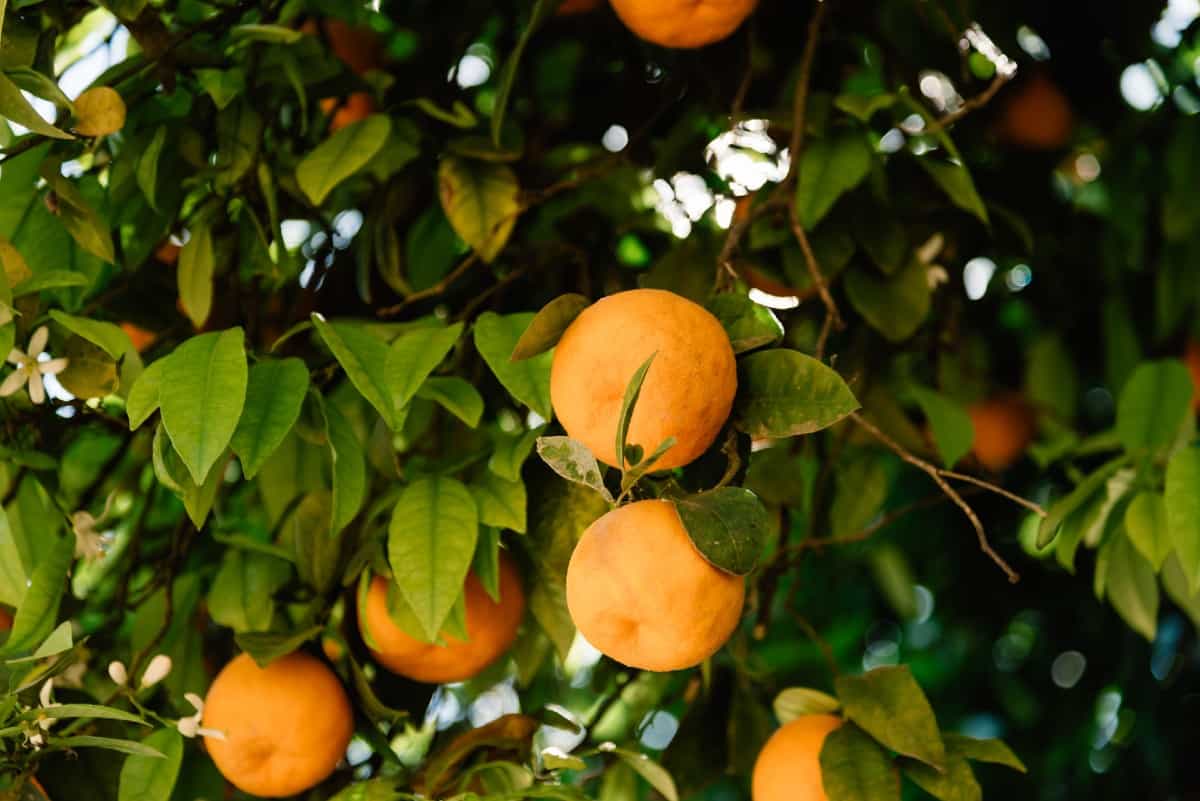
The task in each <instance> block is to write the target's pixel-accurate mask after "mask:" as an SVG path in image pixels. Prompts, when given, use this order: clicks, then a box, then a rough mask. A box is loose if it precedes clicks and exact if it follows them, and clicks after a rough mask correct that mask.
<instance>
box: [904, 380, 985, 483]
mask: <svg viewBox="0 0 1200 801" xmlns="http://www.w3.org/2000/svg"><path fill="white" fill-rule="evenodd" d="M909 392H910V394H911V395H912V398H913V400H915V401H916V402H917V405H918V406H920V407H921V412H922V413H923V414H924V415H925V420H926V421H927V422H928V423H929V427H930V428H932V429H933V439H934V442H936V443H937V447H938V453H939V454H940V455H941V457H942V464H944V465H945V466H946V467H953V466H954V465H956V464H958V460H959V459H961V458H963V457H964V456H966V455H967V451H969V450H971V443H972V441H974V439H975V428H974V426H973V425H972V424H971V417H970V416H969V415H968V414H967V410H966V409H965V408H963V406H962V404H960V403H957V402H955V401H954V400H952V399H950V398H949V397H947V396H945V395H943V394H941V393H940V392H934V391H933V390H931V389H926V388H925V387H921V386H912V387H910V388H909Z"/></svg>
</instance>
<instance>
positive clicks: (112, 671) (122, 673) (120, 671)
mask: <svg viewBox="0 0 1200 801" xmlns="http://www.w3.org/2000/svg"><path fill="white" fill-rule="evenodd" d="M108 677H109V678H110V679H112V680H113V683H114V684H116V685H117V686H118V687H124V686H125V682H127V681H129V673H127V672H126V670H125V665H124V664H123V663H121V662H116V661H113V662H109V663H108Z"/></svg>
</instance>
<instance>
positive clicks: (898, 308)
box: [843, 259, 932, 342]
mask: <svg viewBox="0 0 1200 801" xmlns="http://www.w3.org/2000/svg"><path fill="white" fill-rule="evenodd" d="M927 270H928V268H927V267H926V266H925V265H924V264H922V263H921V262H920V261H918V260H917V259H913V260H911V261H910V262H909V263H908V265H907V266H906V267H905V268H904V269H902V270H900V271H899V272H897V273H896V274H895V275H891V276H881V275H879V274H878V273H877V272H876V271H875V270H873V269H871V268H869V267H863V266H861V265H855V266H854V267H852V268H850V270H849V271H847V273H846V276H845V278H844V279H843V286H844V287H845V289H846V296H847V297H848V298H849V299H850V305H852V306H853V307H854V308H855V310H856V311H857V312H858V313H859V314H861V315H862V316H863V317H865V318H866V320H867V322H868V323H870V325H871V327H872V328H874V329H875V330H876V331H878V332H879V333H881V334H883V336H884V338H886V339H887V340H888V341H889V342H903V341H904V340H906V339H908V338H909V337H911V336H912V335H913V334H914V333H916V331H917V329H918V328H920V327H921V323H923V322H925V318H926V317H928V316H929V309H930V306H931V303H932V300H931V292H930V289H929V283H928V278H927V277H926V272H927Z"/></svg>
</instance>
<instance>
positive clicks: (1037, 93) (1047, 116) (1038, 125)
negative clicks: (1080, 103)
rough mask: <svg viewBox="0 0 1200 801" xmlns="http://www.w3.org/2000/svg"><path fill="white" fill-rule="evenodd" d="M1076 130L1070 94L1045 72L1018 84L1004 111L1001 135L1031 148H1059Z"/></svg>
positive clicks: (1009, 141) (1006, 139) (1015, 143)
mask: <svg viewBox="0 0 1200 801" xmlns="http://www.w3.org/2000/svg"><path fill="white" fill-rule="evenodd" d="M1074 129H1075V114H1074V112H1072V111H1071V105H1070V103H1069V102H1068V101H1067V98H1066V95H1064V94H1063V93H1062V90H1060V89H1059V88H1058V86H1056V85H1055V84H1054V82H1053V81H1051V80H1050V79H1049V78H1047V77H1046V76H1045V75H1041V74H1035V75H1034V76H1033V77H1031V78H1030V79H1029V80H1027V81H1026V82H1025V83H1023V84H1021V85H1020V86H1018V87H1017V88H1016V89H1015V90H1014V91H1013V93H1012V94H1011V95H1010V96H1009V98H1008V100H1007V102H1005V104H1004V106H1003V108H1002V110H1001V113H1000V121H999V133H1000V136H1001V138H1003V139H1004V140H1005V141H1007V142H1008V143H1010V144H1013V145H1016V146H1017V147H1023V148H1027V149H1029V150H1058V149H1059V148H1061V147H1064V146H1066V144H1067V143H1068V142H1069V141H1070V139H1071V133H1072V132H1073V131H1074Z"/></svg>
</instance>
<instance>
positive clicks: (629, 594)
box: [567, 500, 745, 671]
mask: <svg viewBox="0 0 1200 801" xmlns="http://www.w3.org/2000/svg"><path fill="white" fill-rule="evenodd" d="M744 599H745V583H744V582H743V580H742V578H741V577H740V576H735V575H733V574H731V573H726V572H724V571H721V570H718V569H717V568H715V567H713V566H712V565H711V564H709V563H708V562H707V561H706V560H705V559H704V557H703V556H701V555H700V552H699V551H698V550H696V547H695V546H694V545H693V544H692V541H691V539H690V538H689V537H688V535H687V531H685V530H684V528H683V522H682V521H681V520H680V519H679V513H678V512H676V511H675V505H674V504H672V503H671V502H669V501H657V500H654V501H637V502H636V503H631V504H628V505H626V506H621V507H619V508H617V509H614V510H613V511H611V512H609V513H607V514H605V515H604V516H603V517H601V518H600V519H599V520H597V521H596V522H594V523H592V525H591V526H589V527H588V529H587V531H585V532H583V536H582V537H581V538H580V540H579V544H578V545H576V546H575V552H574V553H573V554H571V563H570V565H569V566H568V567H567V607H568V609H569V610H570V612H571V619H572V620H574V621H575V626H576V627H577V628H578V629H579V632H580V633H581V634H582V635H583V636H584V637H585V638H586V639H587V641H588V642H589V643H591V644H592V645H593V646H595V647H596V648H598V649H600V651H601V652H603V653H604V654H606V655H608V656H610V657H612V658H613V659H615V660H617V661H618V662H620V663H622V664H624V665H629V666H630V667H635V668H642V669H643V670H656V671H666V670H683V669H684V668H689V667H692V666H694V665H698V664H700V663H701V662H703V661H704V660H705V659H707V658H708V657H710V656H712V655H713V654H714V653H716V652H717V650H718V649H719V648H720V647H721V646H722V645H724V644H725V641H726V640H728V639H729V635H731V634H732V633H733V630H734V629H735V628H737V624H738V620H739V619H740V618H741V616H742V602H743V600H744Z"/></svg>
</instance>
